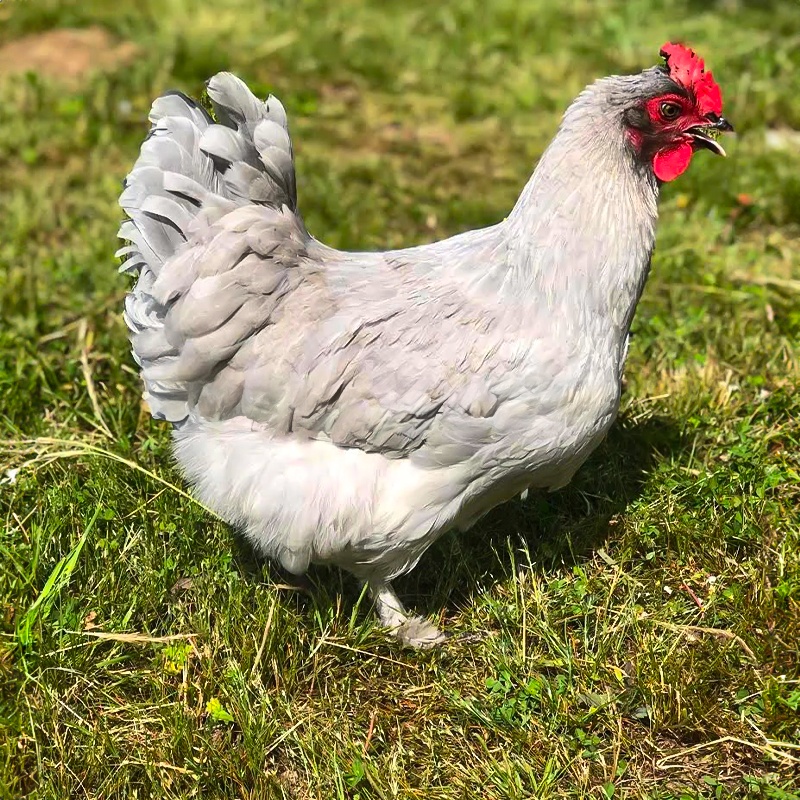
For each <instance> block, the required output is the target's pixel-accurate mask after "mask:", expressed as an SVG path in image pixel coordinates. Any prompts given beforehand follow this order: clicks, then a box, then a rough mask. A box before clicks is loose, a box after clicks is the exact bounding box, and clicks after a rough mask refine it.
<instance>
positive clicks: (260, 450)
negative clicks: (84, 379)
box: [119, 44, 732, 647]
mask: <svg viewBox="0 0 800 800" xmlns="http://www.w3.org/2000/svg"><path fill="white" fill-rule="evenodd" d="M661 55H662V56H663V57H664V59H665V63H664V65H661V66H657V67H653V68H651V69H647V70H645V71H644V72H641V73H640V74H638V75H631V76H616V77H610V78H604V79H602V80H599V81H597V82H596V83H594V84H593V85H591V86H589V87H588V88H587V89H585V90H584V91H583V92H582V93H581V94H580V95H579V97H578V98H577V99H576V100H575V101H574V102H573V103H572V105H571V106H570V107H569V108H568V110H567V112H566V114H565V115H564V118H563V121H562V122H561V126H560V128H559V130H558V133H557V134H556V136H555V138H554V139H553V141H552V142H551V144H550V145H549V147H548V148H547V150H546V151H545V153H544V155H543V156H542V158H541V160H540V161H539V164H538V165H537V167H536V170H535V172H534V173H533V176H532V177H531V178H530V180H529V181H528V183H527V185H526V186H525V188H524V189H523V191H522V194H521V195H520V198H519V200H518V201H517V203H516V205H515V206H514V208H513V210H512V211H511V212H510V213H509V215H508V217H507V218H506V219H504V220H503V221H502V222H500V223H499V224H497V225H493V226H491V227H488V228H484V229H482V230H474V231H469V232H467V233H462V234H459V235H457V236H453V237H452V238H449V239H446V240H443V241H440V242H436V243H433V244H428V245H423V246H421V247H412V248H409V249H406V250H392V251H388V252H383V253H368V252H364V253H346V252H341V251H338V250H334V249H331V248H330V247H326V246H325V245H324V244H322V243H321V242H319V241H317V240H316V239H314V238H313V237H312V236H311V235H310V234H309V233H308V231H307V230H306V228H305V225H304V224H303V220H302V218H301V217H300V214H299V211H298V209H297V196H296V189H295V173H294V161H293V155H292V145H291V141H290V139H289V133H288V126H287V120H286V113H285V111H284V108H283V106H282V105H281V103H280V102H279V101H278V100H277V99H276V98H274V97H269V98H268V99H267V100H266V102H261V101H259V100H258V99H256V98H255V97H254V96H253V95H252V94H251V92H250V91H249V90H248V88H247V87H246V86H245V84H244V83H242V82H241V81H240V80H239V79H238V78H236V77H234V76H233V75H231V74H228V73H220V74H218V75H216V76H215V77H213V78H212V79H211V80H210V81H209V82H208V87H207V88H208V96H209V98H210V100H211V104H212V105H213V109H214V112H215V116H216V121H215V120H214V119H212V117H211V116H210V115H209V114H208V113H207V112H206V111H205V110H204V109H203V108H202V107H201V106H199V105H198V104H197V103H195V102H193V101H192V100H191V99H189V98H188V97H186V96H185V95H182V94H180V93H174V92H173V93H169V94H166V95H164V96H163V97H160V98H158V99H157V100H156V101H155V103H154V104H153V107H152V111H151V113H150V121H151V123H152V129H151V131H150V134H149V136H148V137H147V139H146V140H145V142H144V143H143V144H142V147H141V153H140V155H139V158H138V160H137V161H136V164H135V166H134V168H133V170H132V172H131V173H130V175H128V177H127V180H126V183H125V188H124V191H123V193H122V196H121V198H120V204H121V206H122V208H123V209H124V211H125V212H126V214H127V219H126V221H125V222H124V223H123V224H122V228H121V229H120V237H121V238H122V239H124V240H127V242H128V245H127V246H125V247H123V248H122V249H121V250H120V251H119V255H120V256H121V257H123V258H124V262H123V265H122V268H121V269H122V270H123V271H125V272H129V273H133V274H135V275H136V276H137V280H136V284H135V286H134V287H133V289H132V290H131V292H130V294H129V295H128V297H127V300H126V303H125V320H126V323H127V325H128V327H129V329H130V337H131V342H132V347H133V355H134V358H135V359H136V362H137V363H138V364H139V366H140V367H141V373H142V377H143V380H144V387H145V395H144V396H145V399H146V401H147V403H148V404H149V407H150V410H151V412H152V414H153V416H154V417H155V418H157V419H163V420H166V421H168V422H170V423H172V425H173V439H174V452H175V456H176V458H177V460H178V463H179V464H180V466H181V468H182V470H183V472H184V474H185V476H186V478H187V479H188V480H189V481H190V482H191V483H192V484H193V485H194V487H195V490H196V492H197V494H198V496H199V497H200V498H201V499H202V501H203V502H204V503H205V504H207V505H208V506H209V507H210V508H212V509H213V510H214V511H216V512H217V513H218V514H219V515H220V516H221V517H223V518H224V519H226V520H228V521H229V522H230V523H231V524H232V525H235V526H237V527H239V528H241V529H242V530H243V531H244V532H245V534H246V535H247V537H248V539H249V540H250V542H251V543H252V544H253V545H254V547H255V548H256V549H257V551H259V552H260V553H262V554H265V555H267V556H269V557H270V558H273V559H275V560H277V561H278V562H280V563H281V564H282V565H283V566H284V567H285V568H286V569H287V570H289V571H291V572H293V573H297V574H300V573H303V572H304V571H305V570H306V569H307V568H308V566H309V564H311V563H327V564H335V565H338V566H339V567H342V568H344V569H346V570H349V571H350V572H352V573H354V574H355V575H356V576H357V577H358V578H359V579H361V580H362V581H365V582H366V583H367V585H368V588H369V591H370V593H371V595H372V597H373V598H374V601H375V604H376V607H377V611H378V614H379V616H380V620H381V622H382V624H383V625H385V626H387V627H388V628H391V629H392V630H393V631H394V632H395V633H396V635H397V637H398V638H399V639H400V641H401V642H403V643H405V644H408V645H412V646H418V647H429V646H432V645H434V644H437V643H439V642H441V641H443V639H444V636H443V634H442V633H440V632H439V630H438V629H437V628H436V627H435V626H434V625H433V624H432V623H430V622H429V621H427V620H425V619H423V618H420V617H409V616H408V615H407V613H406V611H405V610H404V608H403V606H402V604H401V603H400V601H399V600H398V598H397V596H396V594H395V593H394V591H393V589H392V586H391V583H390V581H391V580H392V579H393V578H394V577H396V576H397V575H400V574H402V573H405V572H407V571H408V570H410V569H412V568H413V567H414V566H415V565H416V563H417V562H418V561H419V559H420V558H421V556H422V554H423V553H424V552H425V550H426V549H427V548H428V547H430V545H431V544H432V543H433V542H434V541H435V540H436V539H437V538H438V537H439V536H441V535H442V534H443V533H444V532H445V531H447V530H448V529H451V528H457V529H460V530H464V529H466V528H468V527H469V526H470V525H472V524H473V523H474V522H475V521H476V520H477V519H478V518H480V517H481V516H482V515H483V514H485V513H486V512H487V511H489V510H490V509H492V508H493V507H495V506H497V505H498V504H500V503H503V502H505V501H506V500H508V499H510V498H511V497H513V496H515V495H518V494H520V493H521V492H523V491H524V490H526V489H527V488H528V487H531V488H535V489H549V490H553V489H558V488H559V487H562V486H564V485H565V484H566V483H568V482H569V480H570V479H571V478H572V476H573V474H574V473H575V471H576V470H577V469H578V468H579V467H580V466H581V464H582V463H583V462H584V461H585V459H586V458H587V456H588V455H589V454H590V453H591V452H592V450H593V449H594V448H595V447H596V446H597V445H598V443H599V442H600V441H601V439H602V438H603V436H604V435H605V434H606V432H607V431H608V429H609V426H610V425H611V424H612V422H613V421H614V419H615V417H616V414H617V410H618V407H619V400H620V379H621V376H622V370H623V365H624V362H625V357H626V353H627V346H628V345H627V342H628V331H629V327H630V324H631V319H632V317H633V313H634V310H635V308H636V303H637V302H638V300H639V297H640V295H641V293H642V289H643V287H644V283H645V279H646V278H647V273H648V269H649V265H650V256H651V253H652V250H653V244H654V238H655V228H656V218H657V200H658V194H659V186H660V184H661V182H663V181H669V180H672V179H673V178H676V177H677V176H678V175H679V174H681V173H682V172H683V171H684V170H685V169H686V167H687V166H688V165H689V161H690V160H691V157H692V155H693V153H694V152H695V151H696V150H697V149H698V148H707V149H709V150H711V151H714V152H717V153H720V154H722V155H724V151H723V149H722V147H721V146H720V145H719V144H718V143H717V140H716V134H717V133H718V132H719V131H726V130H732V128H731V126H730V125H729V123H728V122H727V121H726V120H725V119H724V118H723V117H722V116H721V112H722V101H721V95H720V90H719V88H718V86H717V84H716V83H715V82H714V80H713V77H712V75H711V73H710V72H706V71H705V69H704V64H703V61H702V60H701V59H700V58H698V57H697V56H696V55H695V54H694V53H693V52H692V51H691V50H689V49H687V48H685V47H683V46H681V45H675V44H667V45H665V46H664V48H663V49H662V51H661Z"/></svg>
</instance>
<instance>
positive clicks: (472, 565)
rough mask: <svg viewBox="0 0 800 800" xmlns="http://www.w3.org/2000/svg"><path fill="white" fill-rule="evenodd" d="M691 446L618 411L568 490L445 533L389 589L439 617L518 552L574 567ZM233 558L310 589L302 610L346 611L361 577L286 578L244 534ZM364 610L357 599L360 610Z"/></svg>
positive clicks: (319, 573) (671, 429)
mask: <svg viewBox="0 0 800 800" xmlns="http://www.w3.org/2000/svg"><path fill="white" fill-rule="evenodd" d="M689 449H690V443H689V442H687V441H686V440H685V437H684V436H682V434H681V431H680V429H679V428H678V426H677V424H676V423H675V422H674V421H673V420H671V419H669V418H666V417H652V418H649V419H647V420H643V421H640V422H637V421H634V420H631V419H629V418H624V417H623V418H621V419H620V420H619V421H618V422H617V423H616V424H615V425H614V427H613V428H612V430H611V431H610V433H609V435H608V437H607V438H606V440H605V441H604V442H603V444H601V445H600V447H599V448H598V449H597V450H596V451H595V452H594V453H593V454H592V456H591V457H590V459H589V460H588V461H587V462H586V464H584V466H583V467H582V468H581V469H580V470H579V471H578V473H577V475H576V476H575V478H574V479H573V481H572V483H571V484H570V485H569V486H567V487H566V488H564V489H562V490H560V491H558V492H553V493H548V492H531V493H530V494H529V495H528V497H527V498H526V499H525V500H521V499H518V500H513V501H511V502H509V503H506V504H504V505H502V506H499V507H498V508H496V509H494V510H493V511H491V512H490V513H489V514H487V515H486V517H484V518H483V519H482V520H481V521H480V522H478V523H477V524H476V525H475V526H474V527H473V528H471V529H470V530H469V531H467V532H466V533H459V532H456V531H453V532H451V533H449V534H447V535H445V536H443V537H442V538H441V539H440V540H439V541H438V542H436V543H435V544H434V545H433V546H432V547H431V548H430V549H429V550H428V551H427V552H426V553H425V555H424V556H423V557H422V560H421V561H420V564H419V565H418V566H417V568H416V569H414V570H413V571H412V572H411V573H409V574H408V575H405V576H403V577H401V578H398V579H397V580H396V581H395V582H394V585H395V588H396V589H397V592H398V594H399V596H400V597H401V598H402V599H403V601H404V603H406V604H407V605H408V606H409V607H411V608H413V609H415V610H416V611H417V613H423V614H434V615H435V614H436V613H437V612H439V611H441V610H442V609H445V610H447V609H453V608H455V607H456V606H459V605H461V606H465V605H469V604H470V603H471V602H472V600H473V598H474V596H475V595H476V593H479V592H482V591H486V590H487V589H488V588H489V587H491V586H492V585H493V584H494V583H496V582H503V581H506V580H507V579H509V578H510V577H511V575H512V574H513V570H514V563H515V561H516V563H518V564H519V563H527V560H528V556H527V554H526V553H524V552H522V551H524V550H527V551H528V553H530V559H531V561H532V562H533V563H534V564H539V565H541V566H542V567H544V568H547V567H553V566H556V565H558V564H563V565H565V566H567V567H569V566H571V565H573V564H576V563H580V562H581V561H582V560H585V559H586V558H587V557H589V556H590V555H591V554H592V553H593V552H594V551H596V550H597V549H598V548H599V547H602V546H603V544H604V543H605V542H606V539H607V538H608V537H609V536H613V535H614V534H613V527H612V525H610V523H611V520H613V518H614V517H616V516H617V515H618V514H621V513H622V512H624V511H625V509H626V508H627V507H628V505H629V504H630V503H632V502H634V501H635V500H636V499H637V498H639V497H640V496H641V495H642V492H643V490H644V488H645V487H646V484H647V481H648V478H649V476H650V474H651V473H652V471H653V469H654V468H655V467H656V466H657V464H658V463H659V462H661V461H664V460H668V461H680V460H681V459H682V458H683V456H684V454H688V451H689ZM509 544H510V546H509ZM515 551H516V553H515V555H512V553H514V552H515ZM234 554H235V557H236V561H237V563H238V565H239V568H240V569H241V570H242V572H243V573H244V574H245V575H247V576H248V577H249V578H251V579H252V580H254V581H259V582H260V581H263V580H266V581H267V582H273V581H274V582H275V583H289V584H292V585H297V586H299V587H303V588H307V589H308V592H303V593H298V602H299V603H300V606H301V607H304V606H307V605H308V604H309V603H311V604H313V605H315V606H316V607H317V608H318V609H319V610H321V611H322V610H324V611H329V610H330V607H331V606H335V605H338V604H339V603H341V605H342V606H343V612H344V613H345V614H347V615H349V614H350V612H351V610H352V607H353V605H354V604H355V603H356V602H357V601H358V598H359V596H360V594H361V587H360V585H359V584H358V582H357V581H356V580H355V579H354V578H353V577H352V576H351V575H349V574H345V573H343V572H342V571H341V570H338V569H336V568H335V567H319V566H314V567H312V568H311V570H310V571H309V573H308V575H307V576H304V577H302V578H297V577H295V576H289V575H288V574H287V573H285V572H283V571H282V570H281V569H280V568H278V567H277V566H276V565H274V564H272V563H271V562H269V561H265V560H263V559H261V558H259V557H258V556H257V555H256V554H255V553H254V552H253V550H252V548H251V547H250V546H249V544H248V543H247V541H246V540H245V539H244V537H242V536H237V537H235V545H234ZM370 608H371V606H370V604H369V603H364V604H363V610H364V612H365V613H368V612H369V610H370Z"/></svg>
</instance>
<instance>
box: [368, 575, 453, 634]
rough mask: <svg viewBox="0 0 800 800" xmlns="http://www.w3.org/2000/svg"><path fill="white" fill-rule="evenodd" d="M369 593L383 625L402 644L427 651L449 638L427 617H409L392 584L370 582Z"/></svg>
mask: <svg viewBox="0 0 800 800" xmlns="http://www.w3.org/2000/svg"><path fill="white" fill-rule="evenodd" d="M368 587H369V593H370V595H371V596H372V599H373V600H374V601H375V610H376V611H377V612H378V617H379V619H380V621H381V625H383V626H384V627H386V628H389V630H391V631H392V633H394V635H395V636H396V637H397V639H398V640H399V641H400V643H401V644H403V645H406V646H407V647H417V648H421V649H423V650H427V649H428V648H431V647H436V646H437V645H440V644H443V643H444V642H445V640H446V639H447V637H446V636H445V635H444V634H443V633H442V632H441V631H440V630H439V629H438V628H437V627H436V626H435V625H434V624H433V623H432V622H431V621H430V620H428V619H425V617H409V616H408V613H407V612H406V610H405V608H403V604H402V603H401V602H400V599H399V598H398V596H397V595H396V594H395V591H394V589H393V588H392V585H391V584H390V583H382V582H378V581H370V582H369V583H368Z"/></svg>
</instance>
